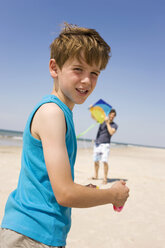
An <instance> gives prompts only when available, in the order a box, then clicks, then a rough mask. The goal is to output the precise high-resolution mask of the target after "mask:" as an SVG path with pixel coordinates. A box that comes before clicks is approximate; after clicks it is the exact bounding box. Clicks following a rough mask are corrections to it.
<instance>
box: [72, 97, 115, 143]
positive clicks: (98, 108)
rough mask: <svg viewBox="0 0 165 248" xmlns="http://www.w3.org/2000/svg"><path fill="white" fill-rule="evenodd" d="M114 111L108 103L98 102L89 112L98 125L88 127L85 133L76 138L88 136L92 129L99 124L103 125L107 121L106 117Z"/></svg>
mask: <svg viewBox="0 0 165 248" xmlns="http://www.w3.org/2000/svg"><path fill="white" fill-rule="evenodd" d="M111 109H112V106H111V105H110V104H108V103H107V102H105V101H103V100H102V99H100V100H98V101H97V102H96V103H95V104H93V105H92V106H90V107H89V110H90V112H91V116H92V118H93V119H94V120H96V123H94V124H92V125H91V126H90V127H88V128H87V129H86V130H85V131H84V132H82V133H80V134H79V135H78V136H77V137H76V138H77V139H78V138H79V137H81V136H83V135H84V134H86V133H87V132H88V131H89V130H90V129H92V128H93V127H95V126H96V125H97V124H98V123H99V124H102V123H103V122H104V120H105V117H106V116H108V114H109V113H110V111H111Z"/></svg>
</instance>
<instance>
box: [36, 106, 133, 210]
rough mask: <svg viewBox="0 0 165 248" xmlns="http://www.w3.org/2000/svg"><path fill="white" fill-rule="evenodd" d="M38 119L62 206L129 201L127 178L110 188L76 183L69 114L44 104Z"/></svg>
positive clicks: (50, 176) (47, 158)
mask: <svg viewBox="0 0 165 248" xmlns="http://www.w3.org/2000/svg"><path fill="white" fill-rule="evenodd" d="M36 118H37V123H38V126H37V130H38V136H39V137H40V139H41V141H42V145H43V151H44V158H45V163H46V167H47V170H48V175H49V178H50V182H51V185H52V189H53V192H54V194H55V197H56V200H57V202H58V203H59V204H60V205H62V206H66V207H77V208H86V207H93V206H98V205H103V204H108V203H112V204H115V205H116V206H121V205H123V204H124V203H125V201H126V199H127V197H128V191H129V190H128V188H127V186H126V185H125V183H124V182H123V181H120V182H117V183H115V184H114V185H113V186H112V187H111V188H109V189H95V188H88V187H85V186H82V185H79V184H76V183H74V182H73V180H72V175H71V169H70V163H69V158H68V153H67V148H66V144H65V133H66V123H65V117H64V114H63V112H62V110H61V109H60V108H59V107H58V106H57V105H55V104H53V103H48V104H44V105H43V106H42V107H41V108H40V109H39V110H38V116H36Z"/></svg>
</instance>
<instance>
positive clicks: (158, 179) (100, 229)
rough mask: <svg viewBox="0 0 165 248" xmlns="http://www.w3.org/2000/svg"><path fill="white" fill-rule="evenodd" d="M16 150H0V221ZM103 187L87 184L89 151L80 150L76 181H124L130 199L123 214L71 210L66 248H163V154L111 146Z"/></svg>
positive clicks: (15, 170) (108, 208)
mask: <svg viewBox="0 0 165 248" xmlns="http://www.w3.org/2000/svg"><path fill="white" fill-rule="evenodd" d="M20 161H21V148H20V147H0V171H1V173H0V222H1V220H2V216H3V212H4V207H5V203H6V200H7V197H8V195H9V193H10V192H11V191H12V190H13V189H15V187H16V185H17V180H18V175H19V170H20ZM109 164H110V170H109V179H108V184H107V185H103V184H102V179H103V167H102V166H101V167H100V171H99V176H100V178H99V180H93V181H92V180H91V179H90V178H91V177H92V175H93V161H92V150H91V149H79V150H78V155H77V160H76V167H75V181H76V182H77V183H80V184H83V185H86V184H88V183H94V184H97V185H98V186H99V187H100V188H106V187H111V185H112V184H113V183H114V182H115V181H116V180H119V179H123V180H125V181H126V183H127V185H128V187H129V188H130V197H129V199H128V201H127V203H126V205H125V206H124V209H123V210H122V212H120V213H117V212H115V211H114V210H113V208H112V205H105V206H100V207H94V208H87V209H73V210H72V228H71V231H70V233H69V235H68V240H67V248H84V247H85V248H88V247H89V248H99V247H101V248H164V247H165V150H164V149H156V148H145V147H134V146H132V147H131V146H130V147H129V146H128V147H126V146H125V147H124V146H121V147H112V148H111V153H110V157H109Z"/></svg>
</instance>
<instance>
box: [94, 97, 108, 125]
mask: <svg viewBox="0 0 165 248" xmlns="http://www.w3.org/2000/svg"><path fill="white" fill-rule="evenodd" d="M111 109H112V106H111V105H109V104H108V103H106V102H105V101H103V100H102V99H100V100H99V101H97V102H96V103H95V104H94V105H92V106H91V107H90V108H89V110H90V112H91V116H92V118H93V119H95V120H96V121H97V122H98V123H100V124H102V123H103V122H104V120H105V117H106V116H108V114H109V113H110V111H111Z"/></svg>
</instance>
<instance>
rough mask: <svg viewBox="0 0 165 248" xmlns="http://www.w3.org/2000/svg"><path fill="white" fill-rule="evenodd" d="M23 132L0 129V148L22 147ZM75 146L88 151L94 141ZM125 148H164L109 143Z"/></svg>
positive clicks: (78, 142) (83, 140)
mask: <svg viewBox="0 0 165 248" xmlns="http://www.w3.org/2000/svg"><path fill="white" fill-rule="evenodd" d="M22 137H23V132H21V131H13V130H4V129H0V146H22V140H23V138H22ZM77 146H78V148H81V149H89V148H93V146H94V140H92V139H87V138H78V139H77ZM123 146H124V147H126V146H140V147H149V148H161V149H165V148H164V147H154V146H146V145H139V144H130V143H129V144H127V143H121V142H111V147H123Z"/></svg>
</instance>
